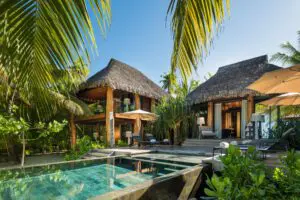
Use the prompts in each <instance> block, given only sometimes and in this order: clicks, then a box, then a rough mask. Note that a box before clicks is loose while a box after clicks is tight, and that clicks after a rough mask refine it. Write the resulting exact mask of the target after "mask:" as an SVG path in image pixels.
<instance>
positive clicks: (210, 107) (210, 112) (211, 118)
mask: <svg viewBox="0 0 300 200" xmlns="http://www.w3.org/2000/svg"><path fill="white" fill-rule="evenodd" d="M213 121H214V104H213V102H208V105H207V126H209V127H211V128H212V127H213V124H214V123H213Z"/></svg>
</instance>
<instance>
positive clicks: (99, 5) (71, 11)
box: [0, 0, 111, 112]
mask: <svg viewBox="0 0 300 200" xmlns="http://www.w3.org/2000/svg"><path fill="white" fill-rule="evenodd" d="M89 7H92V9H93V10H94V13H95V16H96V18H97V21H98V23H99V25H100V28H101V29H102V30H103V31H104V32H105V30H106V27H107V26H108V25H109V24H110V18H111V17H110V16H111V14H110V0H72V1H62V0H47V1H40V0H13V1H12V0H3V1H1V3H0V65H2V66H3V67H5V68H6V71H7V73H8V75H9V76H10V77H13V79H12V80H11V82H14V83H15V84H16V86H17V87H18V86H19V85H24V84H26V89H27V90H28V91H31V92H30V93H33V91H34V92H36V91H37V89H41V90H39V93H41V96H43V95H44V98H41V99H40V100H41V106H43V107H44V108H43V109H44V111H45V112H51V111H52V108H51V107H49V104H48V103H47V101H49V99H47V98H46V97H49V96H47V91H46V92H45V91H43V88H44V87H46V86H49V84H52V85H51V86H52V87H53V86H55V78H56V77H55V76H53V74H52V72H53V71H54V70H56V69H65V68H66V67H68V66H74V65H75V62H76V61H77V60H78V58H81V59H82V60H83V62H85V63H89V61H90V52H93V51H95V50H96V48H97V47H96V43H95V36H94V31H93V27H92V23H91V18H90V15H89V13H88V8H89Z"/></svg>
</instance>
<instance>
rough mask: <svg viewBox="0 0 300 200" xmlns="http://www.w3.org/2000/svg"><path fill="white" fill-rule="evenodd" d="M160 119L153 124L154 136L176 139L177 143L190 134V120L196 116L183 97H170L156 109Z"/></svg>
mask: <svg viewBox="0 0 300 200" xmlns="http://www.w3.org/2000/svg"><path fill="white" fill-rule="evenodd" d="M155 113H156V114H157V116H158V118H157V120H156V121H155V122H154V124H153V134H154V135H155V136H156V138H157V139H159V140H162V139H165V138H170V139H171V138H172V137H173V138H174V142H175V143H177V144H178V143H181V142H182V141H184V139H185V137H186V135H187V134H188V132H189V128H190V126H189V124H190V120H192V119H193V117H194V114H193V112H192V111H191V109H190V106H189V105H187V103H186V101H185V98H183V97H176V98H173V97H169V98H165V99H163V100H162V101H161V103H160V104H159V105H158V106H157V107H156V108H155Z"/></svg>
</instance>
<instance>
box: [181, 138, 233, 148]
mask: <svg viewBox="0 0 300 200" xmlns="http://www.w3.org/2000/svg"><path fill="white" fill-rule="evenodd" d="M222 141H225V142H228V143H230V142H231V141H233V139H231V140H220V139H186V140H185V141H184V143H183V144H182V146H188V147H191V146H198V147H201V146H202V147H214V146H218V145H219V144H220V142H222Z"/></svg>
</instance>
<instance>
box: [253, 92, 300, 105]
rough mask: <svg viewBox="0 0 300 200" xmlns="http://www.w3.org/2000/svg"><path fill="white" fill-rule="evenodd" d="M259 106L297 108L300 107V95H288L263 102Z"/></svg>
mask: <svg viewBox="0 0 300 200" xmlns="http://www.w3.org/2000/svg"><path fill="white" fill-rule="evenodd" d="M259 104H262V105H266V106H296V105H300V93H287V94H283V95H279V96H277V97H274V98H272V99H268V100H266V101H262V102H260V103H259Z"/></svg>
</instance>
